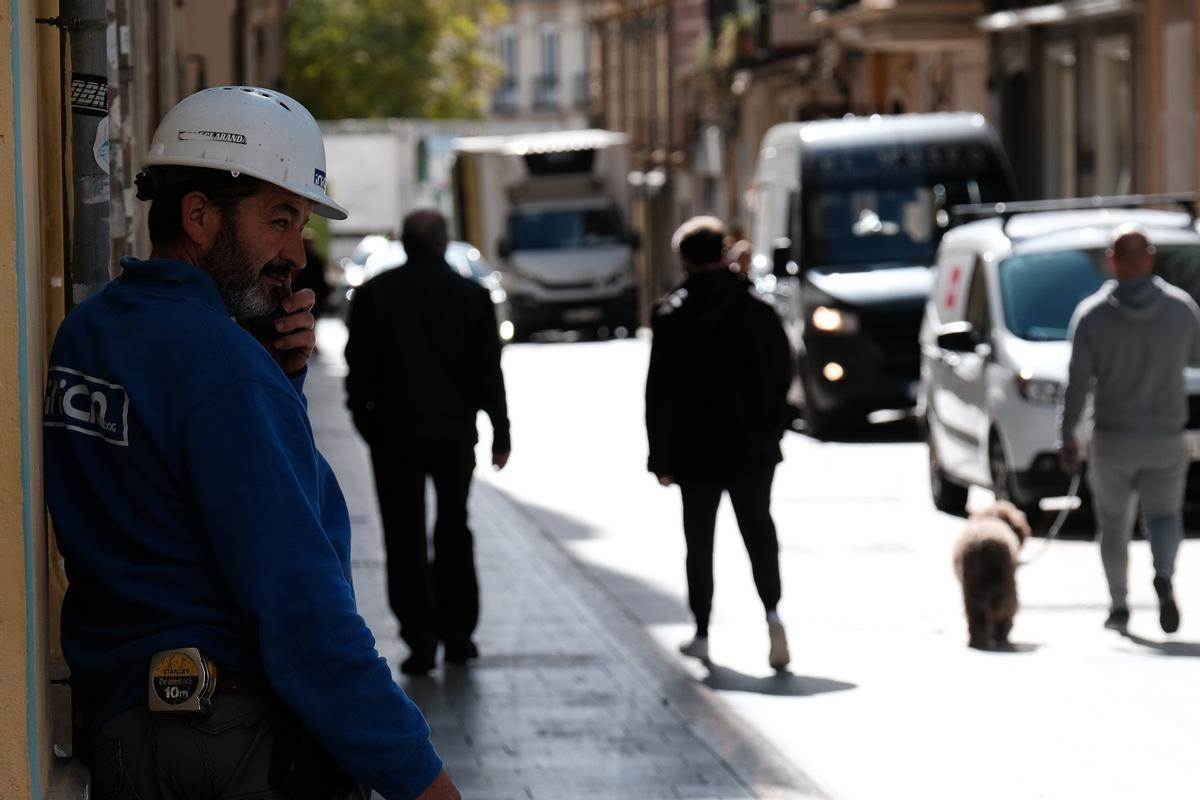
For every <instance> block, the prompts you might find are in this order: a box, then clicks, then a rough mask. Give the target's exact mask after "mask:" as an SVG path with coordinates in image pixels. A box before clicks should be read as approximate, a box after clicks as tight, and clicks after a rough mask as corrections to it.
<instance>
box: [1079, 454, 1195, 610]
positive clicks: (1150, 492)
mask: <svg viewBox="0 0 1200 800" xmlns="http://www.w3.org/2000/svg"><path fill="white" fill-rule="evenodd" d="M1188 464H1189V457H1188V452H1187V446H1186V444H1185V442H1184V438H1183V434H1167V435H1158V436H1147V435H1146V434H1129V433H1119V432H1115V431H1095V432H1094V433H1093V435H1092V445H1091V454H1090V458H1089V460H1088V484H1089V486H1090V487H1091V491H1092V507H1093V509H1094V512H1095V515H1096V526H1097V534H1098V536H1099V538H1100V557H1101V559H1102V560H1103V562H1104V574H1105V576H1106V577H1107V578H1108V591H1109V593H1110V595H1111V596H1112V606H1113V608H1128V605H1127V601H1126V594H1127V591H1128V587H1127V576H1128V571H1129V538H1130V536H1131V534H1132V533H1133V523H1134V516H1135V514H1136V513H1137V503H1138V500H1141V504H1142V521H1143V523H1144V524H1145V526H1146V532H1147V535H1148V537H1149V539H1150V552H1151V553H1152V554H1153V557H1154V574H1155V575H1156V576H1160V577H1165V578H1170V577H1172V576H1173V575H1174V574H1175V556H1176V554H1177V553H1178V552H1179V544H1180V542H1181V541H1182V539H1183V493H1184V484H1185V483H1186V481H1187V471H1188Z"/></svg>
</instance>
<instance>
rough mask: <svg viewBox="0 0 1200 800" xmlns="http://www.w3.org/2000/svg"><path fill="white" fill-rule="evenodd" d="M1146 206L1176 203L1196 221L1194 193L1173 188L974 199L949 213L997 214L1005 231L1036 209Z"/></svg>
mask: <svg viewBox="0 0 1200 800" xmlns="http://www.w3.org/2000/svg"><path fill="white" fill-rule="evenodd" d="M1147 206H1179V207H1180V208H1182V209H1183V210H1184V211H1186V212H1187V214H1188V217H1189V221H1188V227H1191V226H1192V225H1193V224H1195V222H1196V193H1195V192H1172V193H1165V194H1124V195H1110V196H1103V195H1095V196H1093V197H1072V198H1065V199H1062V200H1021V201H1017V202H1012V203H973V204H969V205H959V206H952V207H951V208H950V217H951V219H953V220H954V222H955V224H962V223H964V222H970V221H972V220H977V219H988V218H991V217H1000V218H1001V220H1003V227H1004V232H1005V233H1006V234H1007V233H1008V222H1009V220H1010V219H1012V218H1013V217H1014V216H1016V215H1017V214H1029V213H1034V212H1039V211H1089V210H1094V209H1098V208H1145V207H1147Z"/></svg>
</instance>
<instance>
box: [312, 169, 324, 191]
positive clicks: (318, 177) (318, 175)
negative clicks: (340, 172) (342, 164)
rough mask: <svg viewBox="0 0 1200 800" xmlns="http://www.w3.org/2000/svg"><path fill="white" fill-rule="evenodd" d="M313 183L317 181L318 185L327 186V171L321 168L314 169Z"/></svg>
mask: <svg viewBox="0 0 1200 800" xmlns="http://www.w3.org/2000/svg"><path fill="white" fill-rule="evenodd" d="M313 183H315V184H316V185H317V186H320V187H321V188H322V189H324V188H325V171H324V170H320V169H314V170H313Z"/></svg>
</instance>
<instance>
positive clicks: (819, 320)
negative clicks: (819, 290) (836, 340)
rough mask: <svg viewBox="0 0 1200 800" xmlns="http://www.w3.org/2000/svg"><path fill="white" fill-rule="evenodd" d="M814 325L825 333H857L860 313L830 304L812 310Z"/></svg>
mask: <svg viewBox="0 0 1200 800" xmlns="http://www.w3.org/2000/svg"><path fill="white" fill-rule="evenodd" d="M811 319H812V326H813V327H814V328H816V329H817V330H819V331H821V332H823V333H857V332H858V315H857V314H855V313H854V312H853V311H846V310H844V309H840V308H830V307H829V306H817V307H816V308H814V309H813V310H812V315H811Z"/></svg>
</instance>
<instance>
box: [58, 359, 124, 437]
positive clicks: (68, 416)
mask: <svg viewBox="0 0 1200 800" xmlns="http://www.w3.org/2000/svg"><path fill="white" fill-rule="evenodd" d="M42 424H43V425H45V427H47V428H66V429H67V430H70V431H75V432H77V433H84V434H87V435H88V436H96V437H99V438H101V439H103V440H104V441H106V442H108V443H109V444H115V445H120V446H121V447H128V446H129V394H128V392H126V391H125V387H124V386H119V385H117V384H115V383H109V382H108V381H104V380H101V379H99V378H93V377H92V376H90V375H84V374H83V373H82V372H78V371H77V370H73V369H68V368H67V367H50V374H49V377H48V378H47V380H46V401H45V403H44V404H43V406H42Z"/></svg>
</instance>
